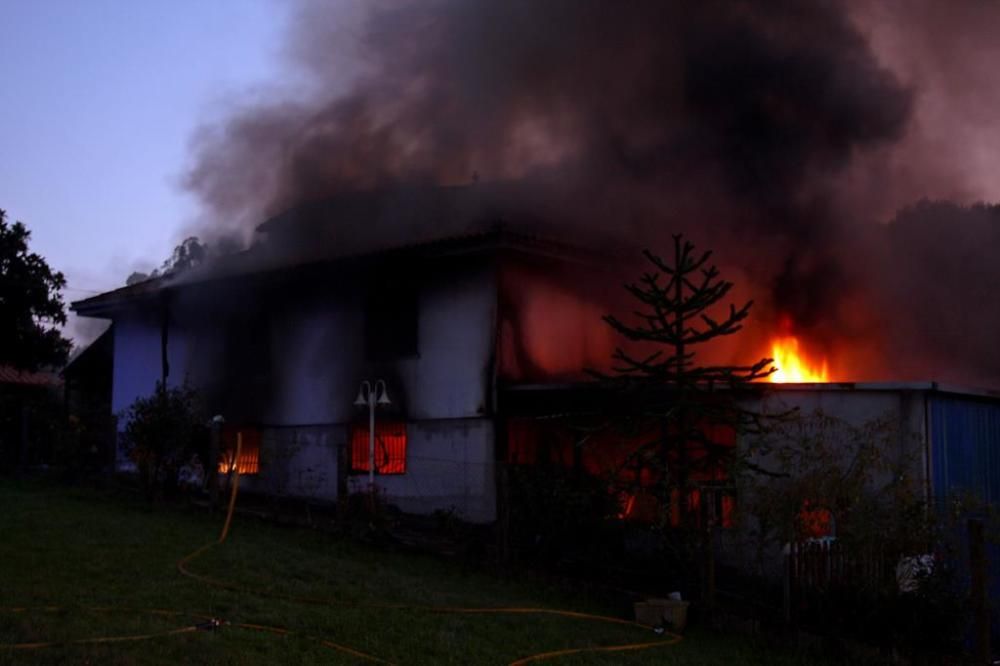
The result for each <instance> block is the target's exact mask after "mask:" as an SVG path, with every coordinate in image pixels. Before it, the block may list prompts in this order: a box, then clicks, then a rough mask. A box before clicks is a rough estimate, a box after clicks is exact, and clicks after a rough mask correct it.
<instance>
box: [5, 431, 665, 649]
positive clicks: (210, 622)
mask: <svg viewBox="0 0 1000 666" xmlns="http://www.w3.org/2000/svg"><path fill="white" fill-rule="evenodd" d="M242 446H243V436H242V433H238V434H237V437H236V457H235V459H234V464H238V461H239V456H240V452H241V450H242ZM234 472H235V473H234V474H233V483H232V489H231V491H230V495H229V508H228V510H227V512H226V521H225V523H224V524H223V526H222V532H221V534H220V535H219V538H218V540H216V541H212V542H209V543H207V544H205V545H204V546H202V547H200V548H198V549H197V550H195V551H193V552H192V553H189V554H188V555H186V556H184V557H182V558H181V559H180V560H179V561H178V562H177V570H178V571H179V572H180V573H181V574H182V575H184V576H187V577H188V578H191V579H193V580H196V581H198V582H200V583H203V584H205V585H210V586H212V587H217V588H220V589H224V590H230V591H232V592H241V593H246V594H254V595H257V596H260V597H266V598H269V599H281V600H283V601H292V602H296V603H304V604H314V605H324V606H349V607H352V608H374V609H383V610H384V609H396V610H416V611H424V612H427V613H449V614H465V615H487V614H497V615H500V614H503V615H552V616H558V617H568V618H573V619H578V620H590V621H595V622H607V623H612V624H620V625H630V626H634V627H638V628H641V629H644V630H650V629H652V627H649V626H646V625H644V624H640V623H638V622H633V621H631V620H623V619H621V618H617V617H610V616H606V615H594V614H591V613H580V612H577V611H567V610H557V609H553V608H530V607H528V608H519V607H513V608H506V607H502V608H491V607H482V608H476V607H460V606H421V605H410V604H394V603H364V604H360V603H351V602H346V601H343V600H339V599H325V598H314V597H299V596H291V595H285V594H277V593H273V592H268V591H266V590H259V589H256V588H251V587H245V586H241V585H237V584H235V583H230V582H228V581H224V580H218V579H215V578H211V577H209V576H204V575H202V574H198V573H195V572H193V571H191V570H190V569H188V565H189V564H190V563H191V562H193V561H194V560H195V559H197V558H198V557H200V556H201V555H203V554H204V553H205V552H206V551H208V550H209V549H210V548H212V547H214V546H217V545H219V544H222V543H223V542H225V540H226V537H227V536H228V535H229V527H230V525H231V524H232V520H233V512H234V510H235V508H236V495H237V492H238V491H239V485H240V484H239V479H240V474H239V470H238V469H235V468H234ZM30 610H42V611H58V610H63V609H62V608H60V607H55V606H44V607H40V608H36V609H31V608H24V607H19V608H0V611H7V612H27V611H30ZM85 610H87V611H90V612H107V611H115V610H122V611H127V612H145V613H150V614H156V615H168V616H187V617H194V618H197V619H201V620H203V622H202V623H200V624H193V625H187V626H183V627H178V628H176V629H170V630H167V631H163V632H159V633H150V634H135V635H129V636H105V637H98V638H82V639H76V640H69V641H47V642H37V643H13V644H6V645H4V644H0V649H15V650H33V649H39V648H47V647H54V646H57V645H87V644H94V643H118V642H126V641H141V640H150V639H154V638H162V637H164V636H175V635H179V634H187V633H192V632H196V631H204V630H208V629H215V628H218V627H221V626H230V627H238V628H241V629H247V630H251V631H262V632H266V633H272V634H277V635H282V636H299V637H302V638H306V639H308V640H312V641H316V642H318V643H320V644H321V645H323V646H324V647H327V648H330V649H333V650H336V651H338V652H342V653H344V654H349V655H351V656H354V657H357V658H360V659H366V660H368V661H372V662H376V663H383V664H389V663H392V662H389V661H386V660H385V659H381V658H379V657H376V656H374V655H371V654H367V653H365V652H362V651H360V650H356V649H354V648H351V647H349V646H346V645H341V644H339V643H335V642H333V641H331V640H328V639H325V638H321V637H318V636H311V635H308V634H301V633H298V632H295V631H292V630H290V629H286V628H284V627H274V626H268V625H262V624H252V623H246V622H232V623H230V622H224V621H220V620H217V619H215V618H211V617H209V616H205V615H201V614H198V613H187V612H183V611H171V610H160V609H152V610H144V611H136V610H134V609H131V610H130V609H115V608H107V607H94V608H87V609H85ZM665 636H666V638H663V639H660V640H656V641H649V642H643V643H628V644H621V645H606V646H592V647H583V648H568V649H564V650H554V651H551V652H541V653H538V654H533V655H529V656H526V657H522V658H520V659H517V660H515V661H512V662H511V663H510V666H518V665H520V664H527V663H531V662H536V661H542V660H545V659H552V658H555V657H562V656H567V655H571V654H581V653H586V652H595V653H596V652H626V651H632V650H646V649H650V648H656V647H664V646H667V645H674V644H676V643H679V642H680V641H681V640H682V637H681V636H679V635H678V634H673V633H670V632H665Z"/></svg>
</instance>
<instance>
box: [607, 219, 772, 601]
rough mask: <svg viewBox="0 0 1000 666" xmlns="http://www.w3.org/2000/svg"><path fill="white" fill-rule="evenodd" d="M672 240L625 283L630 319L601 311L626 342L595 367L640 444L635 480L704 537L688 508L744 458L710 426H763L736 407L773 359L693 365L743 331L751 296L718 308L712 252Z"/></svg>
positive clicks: (618, 418)
mask: <svg viewBox="0 0 1000 666" xmlns="http://www.w3.org/2000/svg"><path fill="white" fill-rule="evenodd" d="M673 241H674V243H673V246H674V247H673V256H672V257H671V258H670V259H669V260H664V259H662V258H660V257H659V256H657V255H655V254H653V253H652V252H650V251H648V250H646V251H645V252H644V253H643V254H644V255H645V258H646V260H647V261H648V262H649V264H650V265H651V269H649V270H647V271H646V272H644V274H643V275H642V277H641V279H640V280H639V281H638V282H637V283H631V284H627V285H626V289H627V290H628V292H629V294H630V295H631V296H632V297H633V298H634V299H635V301H637V302H638V306H637V309H635V310H634V311H633V315H634V319H632V320H631V321H630V322H628V323H626V322H625V321H623V320H622V319H619V318H618V317H616V316H613V315H608V316H606V317H604V320H605V321H606V322H607V323H608V324H609V325H610V326H611V327H612V328H613V329H614V330H615V331H616V332H617V333H619V334H620V335H621V336H623V337H624V338H626V339H627V340H628V341H630V342H631V343H632V344H631V345H630V346H629V347H630V348H629V350H626V349H625V348H623V347H621V346H619V347H618V348H617V349H616V350H615V352H614V354H613V357H612V360H613V364H612V372H611V373H610V374H605V373H593V374H595V375H596V376H597V377H598V378H600V379H602V380H604V381H606V382H607V383H609V384H610V385H611V386H612V387H613V388H615V389H616V391H615V392H614V395H615V396H616V398H617V399H615V400H612V401H611V403H612V404H613V405H615V406H614V407H613V408H612V409H613V410H614V414H613V415H612V416H613V420H614V421H615V422H616V423H617V425H619V426H623V427H624V428H625V429H627V431H628V432H629V433H630V434H631V436H632V437H633V438H634V440H633V441H637V444H635V445H634V447H633V448H632V450H631V452H630V455H629V458H628V460H627V461H626V465H627V466H628V467H629V469H631V470H632V472H633V473H632V474H630V475H627V476H628V478H630V479H631V483H633V484H635V486H638V485H640V481H639V480H640V479H642V478H643V477H644V476H645V478H647V479H648V478H653V479H655V480H656V484H655V488H653V489H650V488H644V489H643V491H644V492H647V493H648V492H650V491H652V492H653V494H654V495H655V498H656V500H657V504H658V506H659V507H660V523H661V526H662V527H664V528H666V527H668V526H669V525H670V524H671V515H673V516H677V515H678V513H679V518H680V521H679V522H680V524H679V525H675V527H679V528H680V530H679V531H680V532H681V533H683V532H687V533H689V534H694V533H696V532H699V533H701V534H702V535H704V533H705V532H706V531H707V530H708V529H710V525H708V524H706V521H705V520H703V515H699V513H698V512H696V511H695V510H694V508H695V507H694V506H693V505H694V501H693V498H694V497H695V493H696V492H698V491H699V488H698V482H699V479H706V478H718V477H719V476H720V473H721V472H722V471H723V470H730V469H732V468H733V466H734V465H738V464H740V463H743V462H746V461H742V460H740V454H739V451H738V449H737V448H736V447H734V446H733V445H732V442H731V441H730V442H723V441H717V439H718V438H717V435H716V434H714V433H718V432H719V426H723V427H729V428H731V429H734V430H735V431H736V432H737V433H748V432H761V431H763V429H764V428H765V427H766V422H765V417H763V416H762V415H759V414H757V413H754V412H750V411H748V410H746V409H744V408H743V407H741V405H740V400H739V399H740V397H741V396H743V395H745V394H746V393H747V392H748V391H754V392H756V391H759V390H760V389H761V388H762V387H761V386H760V385H759V384H757V385H751V384H752V382H757V381H759V380H761V379H765V378H766V377H767V376H768V375H770V374H771V373H772V372H774V368H773V367H771V362H772V360H771V359H769V358H763V359H761V360H759V361H757V362H756V363H753V364H751V365H743V366H737V365H701V364H700V363H699V359H698V351H699V349H703V348H704V347H703V345H707V344H709V343H711V342H713V341H716V340H718V339H719V338H722V337H725V336H729V335H733V334H735V333H737V332H739V331H740V330H741V329H742V328H743V324H744V322H745V321H746V319H747V317H748V315H749V313H750V308H751V306H752V305H753V302H752V301H748V302H747V303H745V304H744V305H743V306H742V307H736V306H735V305H732V304H729V305H728V310H723V312H722V314H721V315H717V314H716V310H717V309H721V308H723V305H722V304H723V302H724V301H725V300H726V297H727V296H728V295H729V293H730V290H731V289H732V287H733V284H732V283H731V282H728V281H726V280H723V279H721V277H720V273H719V270H718V268H716V266H714V265H712V264H711V263H710V259H711V256H712V253H711V252H703V253H700V254H699V253H696V252H695V248H694V245H692V244H691V243H690V242H688V241H686V240H684V239H683V237H682V236H679V235H677V236H674V237H673ZM710 426H713V427H710ZM630 490H636V488H635V487H632V488H630ZM698 496H699V497H701V495H700V494H699V495H698ZM678 504H679V506H678ZM701 504H702V503H699V506H700V508H701V510H702V511H703V512H704V511H705V508H706V507H704V506H702V505H701ZM678 509H679V511H678ZM699 528H701V529H699ZM702 543H703V544H704V546H698V547H697V548H696V550H700V551H701V552H700V555H699V556H700V557H702V558H705V557H708V558H710V553H706V552H705V551H704V549H703V548H704V547H707V540H706V541H702ZM703 593H705V591H704V589H703ZM708 594H709V595H711V592H708Z"/></svg>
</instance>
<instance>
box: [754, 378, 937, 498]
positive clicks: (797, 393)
mask: <svg viewBox="0 0 1000 666" xmlns="http://www.w3.org/2000/svg"><path fill="white" fill-rule="evenodd" d="M870 386H871V387H868V386H865V387H861V388H854V387H844V388H839V387H837V385H818V384H817V385H813V386H810V385H795V386H788V387H780V388H776V389H775V390H774V391H773V392H772V393H771V394H770V395H769V396H768V397H767V398H766V399H764V400H763V401H762V402H758V401H754V402H753V403H751V404H749V405H748V407H749V408H750V409H756V410H759V411H761V412H762V413H767V414H780V413H782V412H785V411H788V410H790V409H797V410H798V413H799V415H801V416H803V417H808V416H809V415H811V414H816V413H822V414H825V415H827V416H831V417H834V418H836V419H839V420H841V421H844V422H845V423H847V424H850V425H852V426H863V425H866V424H870V423H873V422H875V421H877V420H881V421H883V422H884V423H886V425H887V426H888V427H889V428H891V431H892V435H893V438H894V446H893V450H891V451H887V452H885V453H887V454H889V455H890V456H892V458H891V459H892V460H894V461H897V462H904V461H907V462H910V463H912V464H911V474H912V475H913V477H912V478H917V479H919V481H920V483H922V484H924V485H926V482H927V477H926V462H927V460H926V455H927V446H926V445H927V440H928V433H927V421H926V414H927V411H926V409H927V393H926V391H924V390H921V389H918V388H906V387H905V385H903V386H902V387H898V388H889V387H887V388H877V385H870Z"/></svg>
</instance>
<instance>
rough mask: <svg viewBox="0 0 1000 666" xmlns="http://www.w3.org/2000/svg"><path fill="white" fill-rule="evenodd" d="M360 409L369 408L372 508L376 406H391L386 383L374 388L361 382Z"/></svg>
mask: <svg viewBox="0 0 1000 666" xmlns="http://www.w3.org/2000/svg"><path fill="white" fill-rule="evenodd" d="M354 404H355V405H356V406H358V407H368V490H369V492H370V493H371V494H372V502H373V504H372V506H373V508H374V500H375V406H376V405H382V406H386V405H391V404H392V401H391V400H389V392H388V391H387V390H386V388H385V382H384V381H382V380H381V379H377V380H375V383H374V386H373V384H372V383H371V382H370V381H368V380H367V379H366V380H364V381H363V382H361V388H359V389H358V397H357V398H356V399H355V400H354Z"/></svg>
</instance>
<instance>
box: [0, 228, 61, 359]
mask: <svg viewBox="0 0 1000 666" xmlns="http://www.w3.org/2000/svg"><path fill="white" fill-rule="evenodd" d="M6 218H7V215H6V212H5V211H3V210H0V365H10V366H14V367H16V368H20V369H27V370H34V369H37V368H38V367H40V366H46V365H48V366H58V365H62V364H63V363H64V362H65V361H66V357H67V356H68V354H69V349H70V343H69V341H68V340H66V339H65V338H64V337H63V336H62V334H61V333H60V331H59V326H61V325H62V324H65V323H66V312H65V306H64V305H63V300H62V296H61V295H60V293H59V291H60V289H62V288H63V287H65V286H66V279H65V278H64V277H63V274H62V273H59V272H58V271H53V270H52V269H51V268H50V267H49V265H48V264H47V263H46V262H45V259H43V258H42V257H41V256H39V255H38V254H36V253H34V252H30V251H29V250H28V240H29V239H30V238H31V232H30V231H28V228H27V227H25V226H24V224H22V223H21V222H15V223H13V224H8V223H7V219H6Z"/></svg>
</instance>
